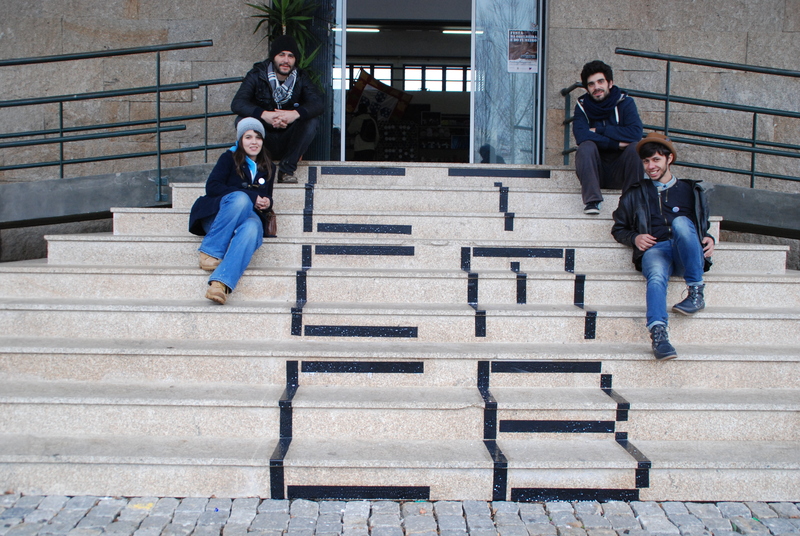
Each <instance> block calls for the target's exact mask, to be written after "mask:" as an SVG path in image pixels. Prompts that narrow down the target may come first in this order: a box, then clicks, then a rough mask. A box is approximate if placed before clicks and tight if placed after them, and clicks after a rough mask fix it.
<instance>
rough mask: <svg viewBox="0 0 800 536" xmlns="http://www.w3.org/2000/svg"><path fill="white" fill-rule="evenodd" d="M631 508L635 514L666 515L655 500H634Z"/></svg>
mask: <svg viewBox="0 0 800 536" xmlns="http://www.w3.org/2000/svg"><path fill="white" fill-rule="evenodd" d="M631 510H633V513H634V514H635V515H637V516H666V515H667V514H666V513H665V512H664V510H662V509H661V506H660V505H659V504H658V503H657V502H655V501H634V502H632V503H631Z"/></svg>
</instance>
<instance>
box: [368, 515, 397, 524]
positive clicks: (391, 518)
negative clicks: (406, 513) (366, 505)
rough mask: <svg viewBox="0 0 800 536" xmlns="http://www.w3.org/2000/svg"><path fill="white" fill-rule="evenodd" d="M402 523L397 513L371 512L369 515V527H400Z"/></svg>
mask: <svg viewBox="0 0 800 536" xmlns="http://www.w3.org/2000/svg"><path fill="white" fill-rule="evenodd" d="M401 525H402V520H401V519H400V514H399V513H392V514H377V515H376V514H375V512H373V513H372V515H371V516H369V526H370V527H400V526H401Z"/></svg>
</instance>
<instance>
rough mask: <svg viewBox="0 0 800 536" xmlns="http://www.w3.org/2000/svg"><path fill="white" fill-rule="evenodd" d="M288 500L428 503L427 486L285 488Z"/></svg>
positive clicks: (429, 492) (428, 489) (428, 493)
mask: <svg viewBox="0 0 800 536" xmlns="http://www.w3.org/2000/svg"><path fill="white" fill-rule="evenodd" d="M286 489H287V495H288V498H289V499H339V500H370V501H372V500H382V499H385V500H392V501H428V500H430V497H431V488H430V487H429V486H287V488H286Z"/></svg>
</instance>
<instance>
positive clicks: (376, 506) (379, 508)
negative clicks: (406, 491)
mask: <svg viewBox="0 0 800 536" xmlns="http://www.w3.org/2000/svg"><path fill="white" fill-rule="evenodd" d="M371 509H372V514H371V515H373V516H374V515H376V514H377V515H384V514H388V515H396V516H397V517H400V504H399V503H396V502H393V501H374V502H373V503H372V504H371Z"/></svg>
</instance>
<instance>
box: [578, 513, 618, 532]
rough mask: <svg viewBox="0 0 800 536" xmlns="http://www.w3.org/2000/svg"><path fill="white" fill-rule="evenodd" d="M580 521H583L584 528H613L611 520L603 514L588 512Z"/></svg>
mask: <svg viewBox="0 0 800 536" xmlns="http://www.w3.org/2000/svg"><path fill="white" fill-rule="evenodd" d="M580 521H581V523H583V528H584V529H586V530H590V529H610V528H611V522H610V521H609V520H608V519H606V518H604V517H603V516H601V515H597V514H587V515H584V516H581V518H580Z"/></svg>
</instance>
